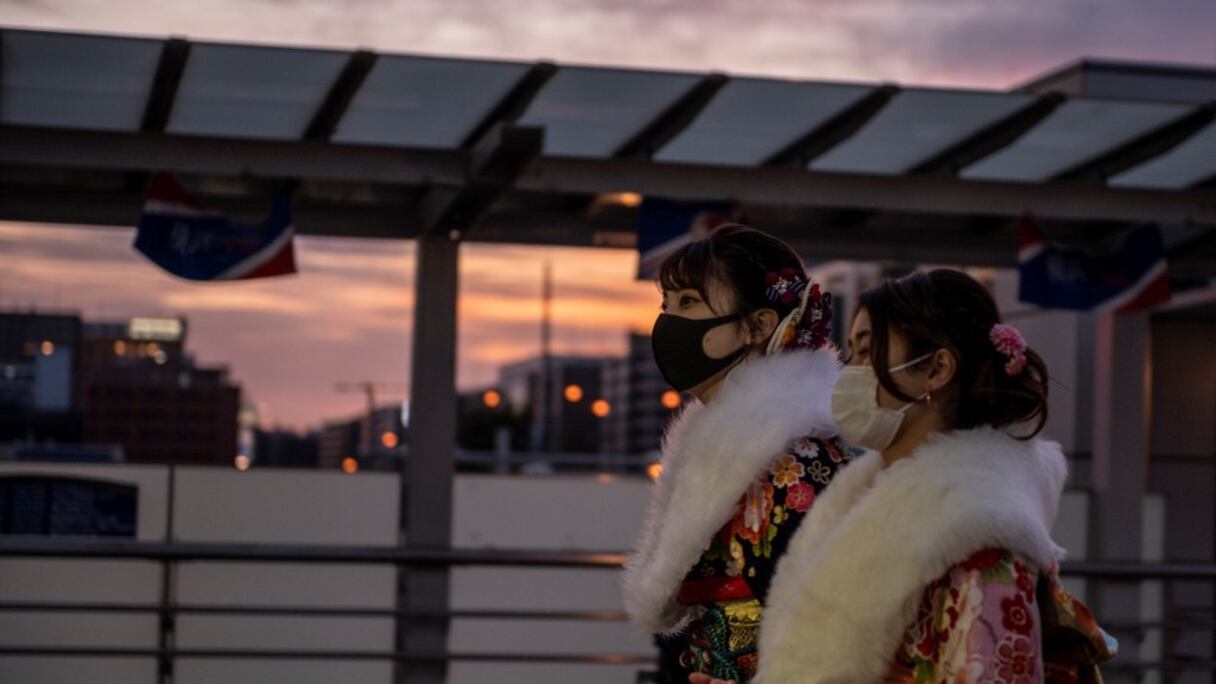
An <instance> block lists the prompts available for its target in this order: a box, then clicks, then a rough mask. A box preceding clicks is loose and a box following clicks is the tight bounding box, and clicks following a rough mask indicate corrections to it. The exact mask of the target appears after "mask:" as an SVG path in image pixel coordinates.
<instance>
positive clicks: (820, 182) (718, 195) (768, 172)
mask: <svg viewBox="0 0 1216 684" xmlns="http://www.w3.org/2000/svg"><path fill="white" fill-rule="evenodd" d="M468 157H469V153H467V152H462V151H457V150H446V151H445V150H419V149H402V148H384V147H366V146H357V145H335V144H332V143H322V142H316V141H277V142H276V141H257V140H228V139H208V138H203V137H190V136H176V135H161V134H148V133H116V132H107V131H67V130H59V129H46V128H32V127H24V126H0V165H17V166H26V167H31V168H35V169H37V168H49V169H51V170H55V171H59V170H72V169H77V170H82V171H86V172H95V171H99V170H100V171H106V170H109V171H140V170H147V169H163V170H165V171H169V172H174V173H183V174H199V175H211V176H219V177H229V178H267V179H282V178H293V177H298V178H302V179H306V180H319V181H338V182H347V183H352V182H353V183H373V184H387V185H397V186H400V185H432V186H444V185H447V186H455V187H460V186H463V185H465V184H466V182H467V180H468V179H469V177H470V176H469V163H468ZM514 187H515V188H517V189H519V190H524V191H532V192H538V193H544V194H553V193H557V194H599V193H605V192H621V191H633V192H640V193H642V194H645V195H657V196H662V197H670V198H672V199H683V200H701V201H706V200H708V201H722V200H731V201H736V202H740V203H744V204H747V203H752V204H769V205H774V206H787V207H837V208H855V209H873V210H882V211H897V212H921V213H937V214H948V215H986V214H987V215H1000V216H1015V217H1016V216H1021V215H1023V214H1024V213H1025V212H1027V211H1031V212H1033V213H1035V214H1036V215H1038V216H1041V217H1043V218H1046V219H1064V220H1074V221H1093V220H1111V221H1123V222H1134V221H1154V222H1162V223H1171V222H1172V223H1190V224H1196V225H1216V193H1214V192H1212V191H1211V190H1153V189H1140V188H1112V187H1105V186H1097V185H1085V184H1075V183H1050V182H1047V183H1021V182H1005V181H974V180H965V179H960V178H953V177H939V176H881V175H863V174H841V173H828V172H821V171H808V170H805V169H794V168H778V167H760V168H736V167H715V166H708V165H696V164H672V163H664V164H654V163H650V162H646V161H637V160H625V159H574V158H561V159H559V158H545V157H542V158H540V159H537V160H536V161H535V162H534V163H533V164H531V165H530V166H529V167H528V169H527V170H525V171H524V173H523V174H522V175H521V176H520V177H519V178H518V179H517V180H516V182H515V184H514Z"/></svg>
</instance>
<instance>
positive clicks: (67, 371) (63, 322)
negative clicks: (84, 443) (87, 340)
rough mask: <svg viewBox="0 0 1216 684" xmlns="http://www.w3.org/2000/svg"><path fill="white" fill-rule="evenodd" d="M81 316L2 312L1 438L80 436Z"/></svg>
mask: <svg viewBox="0 0 1216 684" xmlns="http://www.w3.org/2000/svg"><path fill="white" fill-rule="evenodd" d="M80 346H81V321H80V317H79V316H76V315H70V314H42V313H35V312H11V313H0V441H23V442H39V441H47V442H58V443H64V442H69V443H70V442H79V441H80V439H81V437H82V424H81V419H82V416H81V410H80V407H81V401H80V396H79V392H80V384H79V382H78V379H77V377H76V376H77V370H78V368H79V365H80Z"/></svg>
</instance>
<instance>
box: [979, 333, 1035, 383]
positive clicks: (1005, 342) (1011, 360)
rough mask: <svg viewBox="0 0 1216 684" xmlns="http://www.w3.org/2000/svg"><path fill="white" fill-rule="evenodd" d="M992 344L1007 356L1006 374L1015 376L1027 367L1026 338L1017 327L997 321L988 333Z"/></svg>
mask: <svg viewBox="0 0 1216 684" xmlns="http://www.w3.org/2000/svg"><path fill="white" fill-rule="evenodd" d="M988 339H989V340H991V341H992V346H993V347H996V350H997V351H998V352H1000V353H1001V354H1002V355H1003V356H1005V358H1006V359H1008V361H1006V362H1005V374H1006V375H1009V376H1015V375H1018V374H1020V373H1021V372H1022V371H1023V370H1025V369H1026V350H1027V349H1028V348H1029V347H1028V346H1027V344H1026V338H1024V337H1022V333H1021V332H1019V331H1018V329H1017V328H1015V327H1013V326H1012V325H1009V324H1007V323H997V324H996V325H994V326H992V330H991V331H989V333H988Z"/></svg>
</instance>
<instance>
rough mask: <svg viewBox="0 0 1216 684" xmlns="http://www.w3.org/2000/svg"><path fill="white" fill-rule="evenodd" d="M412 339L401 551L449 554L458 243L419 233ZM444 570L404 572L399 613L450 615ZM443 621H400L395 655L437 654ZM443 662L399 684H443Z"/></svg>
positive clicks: (418, 669) (413, 670) (442, 643)
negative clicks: (408, 652)
mask: <svg viewBox="0 0 1216 684" xmlns="http://www.w3.org/2000/svg"><path fill="white" fill-rule="evenodd" d="M415 254H416V255H417V256H416V257H415V258H416V259H417V266H416V268H415V281H414V283H415V284H414V299H415V304H414V334H413V342H412V346H413V354H412V358H411V366H410V424H409V428H408V429H409V440H410V456H409V457H408V458H406V459H405V460H404V461H403V464H402V466H403V472H402V473H401V512H400V525H399V528H400V530H401V534H402V538H401V543H402V544H403V545H405V546H406V547H407V548H408V549H413V550H432V551H439V552H447V551H449V550H450V549H451V546H452V484H453V479H454V474H455V471H456V345H457V336H456V303H457V297H458V290H459V286H460V276H459V257H460V242H459V241H458V240H455V239H451V238H449V236H448V235H446V234H443V233H424V234H423V235H420V236H419V238H418V242H417V251H416V252H415ZM448 582H449V578H448V570H447V568H434V569H423V568H409V569H404V570H402V572H400V573H398V579H397V590H398V599H397V607H398V608H400V609H403V610H448V609H449V608H450V605H449V599H448V594H449V587H448ZM447 634H448V620H447V619H445V618H434V619H418V620H399V621H398V622H397V637H396V648H397V650H399V651H406V650H426V651H436V652H443V651H444V650H446V648H447ZM446 676H447V667H446V665H445V664H444V663H442V662H435V663H429V664H423V665H416V666H411V667H410V668H409V670H408V672H405V671H403V670H402V669H400V668H399V669H398V671H397V672H396V674H395V676H394V679H395V681H397V682H400V683H402V684H404V682H406V681H407V677H408V681H409V682H410V683H411V684H441V683H442V682H443V681H444V680H445V679H446Z"/></svg>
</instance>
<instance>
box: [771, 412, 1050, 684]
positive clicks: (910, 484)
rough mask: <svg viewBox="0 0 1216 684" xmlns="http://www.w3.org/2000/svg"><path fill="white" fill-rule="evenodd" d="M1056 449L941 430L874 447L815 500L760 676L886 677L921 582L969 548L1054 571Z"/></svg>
mask: <svg viewBox="0 0 1216 684" xmlns="http://www.w3.org/2000/svg"><path fill="white" fill-rule="evenodd" d="M1066 477H1067V465H1066V462H1065V460H1064V455H1063V453H1062V452H1061V450H1060V446H1059V445H1058V444H1055V443H1054V442H1047V441H1043V440H1032V441H1019V440H1016V439H1014V438H1013V437H1010V436H1009V435H1008V434H1006V433H1004V432H1001V431H998V430H993V429H990V428H984V429H978V430H969V431H957V432H952V433H946V434H943V435H939V436H937V437H936V438H934V439H932V440H931V441H930V442H928V443H926V444H925V445H923V446H922V447H921V448H920V449H918V450H917V451H916V452H915V453H914V454H913V456H912V457H911V458H908V459H904V460H901V461H898V462H896V463H895V464H893V465H892V466H891V467H890V468H887V469H885V470H884V469H883V461H882V457H881V456H880V455H878V454H877V453H873V452H870V453H868V454H866V455H865V456H863V457H861V458H860V459H857V460H855V461H853V462H852V463H851V464H850V465H848V466H847V467H845V468H844V470H843V471H841V472H840V473H839V474H838V475H837V476H836V478H835V480H833V482H832V483H831V485H829V486H828V488H827V490H825V491H824V492H823V494H822V495H820V497H819V498H818V499H817V500H816V501H815V505H814V507H813V508H812V509H811V512H810V513H809V514H808V516H807V519H806V520H804V521H803V523H802V525H801V526H800V527H799V529H798V530H797V531H796V532H795V533H794V536H793V538H792V539H791V540H790V546H789V549H788V551H787V552H786V554H785V556H783V557H782V559H781V561H780V562H779V563H778V566H777V572H776V575H775V576H774V577H773V583H772V586H771V588H770V589H769V595H768V606H767V607H766V610H765V614H764V619H763V622H762V623H761V628H760V645H759V648H760V651H759V652H760V671H759V674H758V677H757V679H756V680H755V682H756V684H785V683H786V682H794V681H797V682H809V683H812V684H823V683H827V682H832V683H833V684H834V683H837V682H879V681H880V680H881V679H882V677H883V676H884V674H885V673H886V671H887V668H888V667H890V664H891V660H892V658H894V654H895V652H896V651H897V649H898V648H899V644H900V642H901V640H902V639H903V635H904V631H905V630H906V629H907V628H908V626H909V625H911V624H912V621H913V619H914V618H915V612H916V608H917V605H918V604H919V601H920V598H921V593H922V592H923V591H924V589H925V587H926V586H928V585H929V584H931V583H932V582H933V581H935V580H936V579H938V578H940V577H941V576H943V575H945V574H946V573H947V572H948V571H949V570H950V568H952V567H953V566H955V565H957V564H958V563H961V562H963V561H964V560H966V558H967V557H968V556H970V555H971V554H972V553H973V552H975V551H978V550H981V549H984V548H989V547H1000V548H1005V549H1008V550H1010V551H1013V552H1014V553H1018V554H1021V555H1024V556H1026V557H1027V558H1028V559H1029V560H1030V561H1031V562H1033V563H1035V564H1036V565H1037V566H1038V568H1039V569H1040V570H1047V569H1049V568H1051V566H1052V565H1053V564H1054V563H1055V562H1056V561H1057V560H1059V558H1060V557H1061V556H1062V555H1063V550H1062V549H1060V548H1059V547H1058V546H1056V545H1055V544H1054V543H1053V542H1052V540H1051V534H1050V530H1051V527H1052V524H1053V523H1054V521H1055V517H1056V509H1057V506H1058V504H1059V498H1060V494H1061V492H1062V490H1063V487H1064V480H1065V479H1066Z"/></svg>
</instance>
